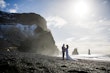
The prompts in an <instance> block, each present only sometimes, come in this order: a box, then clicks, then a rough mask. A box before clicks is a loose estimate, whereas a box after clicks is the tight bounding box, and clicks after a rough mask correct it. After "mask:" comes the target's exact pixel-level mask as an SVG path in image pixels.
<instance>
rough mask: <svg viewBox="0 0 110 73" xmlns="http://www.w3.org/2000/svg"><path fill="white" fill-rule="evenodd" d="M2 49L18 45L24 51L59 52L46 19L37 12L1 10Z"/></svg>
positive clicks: (0, 32) (39, 52)
mask: <svg viewBox="0 0 110 73" xmlns="http://www.w3.org/2000/svg"><path fill="white" fill-rule="evenodd" d="M0 43H1V44H0V49H6V48H10V47H16V48H17V49H18V50H19V51H22V52H34V53H38V54H44V55H52V54H55V53H56V52H58V49H57V47H56V46H55V41H54V39H53V37H52V34H51V32H50V31H49V30H48V29H47V26H46V20H45V19H44V18H43V17H41V16H40V15H38V14H35V13H21V14H20V13H6V12H2V11H0Z"/></svg>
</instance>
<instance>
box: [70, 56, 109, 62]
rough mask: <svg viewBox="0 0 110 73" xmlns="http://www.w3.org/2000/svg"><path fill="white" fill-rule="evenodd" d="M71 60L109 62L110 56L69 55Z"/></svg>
mask: <svg viewBox="0 0 110 73" xmlns="http://www.w3.org/2000/svg"><path fill="white" fill-rule="evenodd" d="M70 57H71V58H72V59H86V60H100V61H110V54H109V55H104V54H91V55H88V54H80V55H71V56H70Z"/></svg>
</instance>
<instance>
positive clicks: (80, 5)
mask: <svg viewBox="0 0 110 73" xmlns="http://www.w3.org/2000/svg"><path fill="white" fill-rule="evenodd" d="M88 7H89V6H88V5H87V3H86V2H84V1H79V2H77V3H76V4H74V9H73V11H74V13H75V15H77V16H80V17H83V16H86V15H87V14H88V13H89V8H88Z"/></svg>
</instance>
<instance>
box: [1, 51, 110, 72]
mask: <svg viewBox="0 0 110 73" xmlns="http://www.w3.org/2000/svg"><path fill="white" fill-rule="evenodd" d="M0 73H110V62H106V61H93V60H83V59H77V60H62V58H61V57H50V56H44V55H38V54H35V53H23V52H0Z"/></svg>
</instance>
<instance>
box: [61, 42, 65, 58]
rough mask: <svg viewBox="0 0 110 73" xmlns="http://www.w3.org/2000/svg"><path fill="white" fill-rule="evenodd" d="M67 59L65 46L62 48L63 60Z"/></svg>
mask: <svg viewBox="0 0 110 73" xmlns="http://www.w3.org/2000/svg"><path fill="white" fill-rule="evenodd" d="M64 57H65V44H63V46H62V59H63V60H64Z"/></svg>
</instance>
